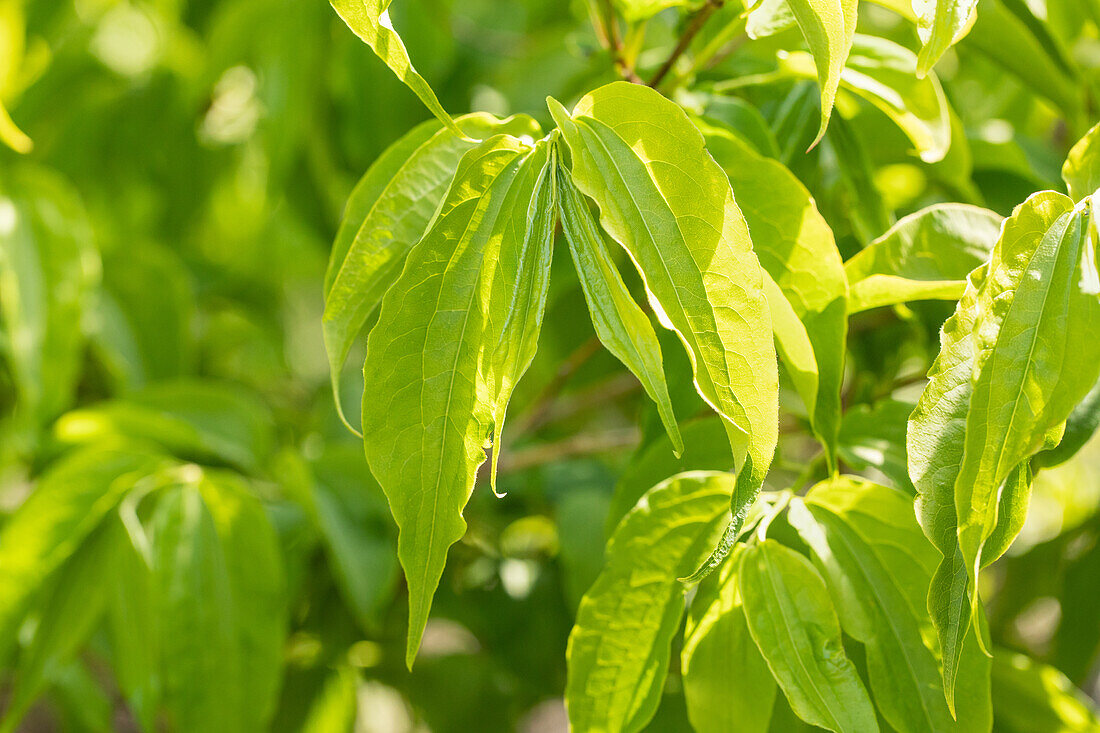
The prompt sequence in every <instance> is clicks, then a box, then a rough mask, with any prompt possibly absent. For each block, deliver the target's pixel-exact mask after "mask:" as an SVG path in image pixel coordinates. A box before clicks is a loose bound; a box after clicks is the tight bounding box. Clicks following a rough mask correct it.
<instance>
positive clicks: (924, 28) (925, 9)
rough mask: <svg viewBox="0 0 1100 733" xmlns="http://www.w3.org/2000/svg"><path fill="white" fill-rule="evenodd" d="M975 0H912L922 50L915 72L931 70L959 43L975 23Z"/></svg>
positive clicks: (920, 73)
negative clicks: (946, 52)
mask: <svg viewBox="0 0 1100 733" xmlns="http://www.w3.org/2000/svg"><path fill="white" fill-rule="evenodd" d="M977 7H978V0H914V2H913V10H914V11H915V13H916V15H917V35H918V36H920V41H921V44H922V46H921V50H920V57H919V62H918V65H917V74H918V75H920V76H924V75H926V74H927V73H928V72H929V71H931V69H932V67H933V66H935V65H936V62H937V61H939V60H940V57H942V56H943V54H944V52H945V51H946V50H947V49H949V48H951V46H954V45H955V44H956V43H958V42H959V41H960V40H961V39H962V38H963V37H964V36H965V35H966V34H967V33H968V32H969V31H970V28H971V26H973V25H974V19H975V18H976V16H977Z"/></svg>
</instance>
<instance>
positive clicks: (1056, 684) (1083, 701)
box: [993, 649, 1100, 733]
mask: <svg viewBox="0 0 1100 733" xmlns="http://www.w3.org/2000/svg"><path fill="white" fill-rule="evenodd" d="M993 706H994V709H995V710H996V713H997V726H998V729H999V730H1000V729H1003V730H1005V731H1007V732H1008V733H1091V732H1092V731H1096V730H1100V712H1098V711H1097V709H1096V705H1095V703H1093V702H1092V701H1091V700H1089V698H1088V696H1086V695H1085V694H1084V693H1083V692H1081V691H1080V690H1078V689H1076V688H1074V686H1073V684H1072V683H1071V682H1070V681H1069V680H1068V679H1066V676H1065V675H1064V674H1062V673H1061V672H1059V671H1058V670H1057V669H1055V668H1054V667H1048V666H1047V665H1045V664H1041V663H1039V662H1036V661H1034V660H1031V659H1029V658H1027V657H1026V656H1024V655H1023V654H1016V653H1014V652H1010V651H1008V650H1004V649H998V650H997V651H996V652H995V653H994V655H993Z"/></svg>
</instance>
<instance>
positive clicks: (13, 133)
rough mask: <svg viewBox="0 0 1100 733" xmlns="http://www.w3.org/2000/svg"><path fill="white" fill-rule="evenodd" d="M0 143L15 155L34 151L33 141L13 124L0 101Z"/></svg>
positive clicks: (13, 121)
mask: <svg viewBox="0 0 1100 733" xmlns="http://www.w3.org/2000/svg"><path fill="white" fill-rule="evenodd" d="M0 142H2V143H4V144H5V145H7V146H8V147H9V148H11V149H12V150H14V151H15V152H17V153H29V152H31V150H33V149H34V141H33V140H31V139H30V137H28V136H27V133H25V132H23V131H22V130H20V129H19V126H18V125H16V124H15V120H13V119H12V118H11V115H10V114H9V113H8V110H7V108H6V107H5V106H4V103H3V101H0Z"/></svg>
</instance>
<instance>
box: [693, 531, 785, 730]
mask: <svg viewBox="0 0 1100 733" xmlns="http://www.w3.org/2000/svg"><path fill="white" fill-rule="evenodd" d="M741 552H742V551H741V550H740V549H736V550H734V551H733V552H732V553H731V554H730V556H729V558H728V559H727V560H726V562H725V563H723V565H722V567H721V569H720V570H719V571H718V572H715V573H712V574H711V575H709V576H708V577H707V578H706V579H705V580H704V581H703V582H702V583H701V584H700V586H699V590H698V591H697V592H696V594H695V598H694V599H693V600H692V602H691V609H690V611H689V614H688V621H687V628H686V630H685V631H684V649H683V652H682V653H681V656H680V664H681V667H682V671H683V678H684V697H685V698H686V700H687V712H688V717H689V718H690V719H691V724H692V727H693V728H695V730H696V731H699V733H707V732H708V731H715V733H724V732H725V731H733V730H736V731H739V732H741V731H743V733H756V732H757V731H759V732H760V733H766V731H767V730H768V724H769V723H770V722H771V717H772V705H773V704H774V702H775V693H776V684H775V679H774V678H773V677H772V673H771V670H770V669H768V665H767V663H766V662H765V661H764V658H763V657H762V656H761V655H760V650H759V649H757V648H756V643H755V642H754V641H753V640H752V636H751V635H750V634H749V627H748V625H747V623H746V621H745V609H744V607H743V605H742V602H741V594H740V592H739V590H738V587H737V585H738V577H737V573H738V570H739V568H740V564H741Z"/></svg>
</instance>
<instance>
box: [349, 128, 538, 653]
mask: <svg viewBox="0 0 1100 733" xmlns="http://www.w3.org/2000/svg"><path fill="white" fill-rule="evenodd" d="M552 174H553V169H552V165H551V160H550V153H549V146H548V145H546V144H539V145H538V146H536V147H531V146H529V145H527V144H526V143H524V142H522V141H520V140H518V139H516V138H514V137H511V136H509V135H498V136H496V137H493V138H490V139H489V140H487V141H486V142H485V143H483V144H482V145H480V146H479V147H477V148H474V149H473V150H471V151H470V152H469V153H467V154H466V156H464V157H463V159H462V161H461V162H460V164H459V168H458V172H457V173H456V174H455V177H454V180H453V182H452V183H451V187H450V190H449V191H448V193H447V196H446V197H445V199H444V201H443V204H442V206H441V208H440V210H439V212H438V214H437V216H436V217H435V219H434V220H433V224H432V226H431V228H430V229H429V230H428V232H427V234H425V235H424V238H423V239H422V240H421V241H420V242H419V243H418V244H417V245H416V246H415V247H414V248H413V249H412V251H411V252H410V253H409V256H408V259H407V261H406V263H405V266H404V269H403V270H402V273H401V275H400V277H399V278H398V280H397V282H395V283H394V285H393V286H392V287H391V288H390V289H389V290H388V291H387V293H386V295H385V297H384V298H383V301H382V310H381V313H380V315H379V319H378V323H377V324H376V325H375V327H374V329H373V330H372V331H371V334H370V337H369V339H368V342H367V359H366V363H365V365H364V368H363V372H364V378H365V382H366V384H367V385H368V389H367V391H366V393H365V394H364V399H363V434H364V436H365V444H366V453H367V460H368V462H369V463H370V467H371V471H372V472H373V473H374V475H375V477H376V478H378V481H379V483H380V484H381V485H382V489H383V491H385V493H386V497H387V499H388V500H389V503H390V509H391V511H392V512H393V515H394V518H395V519H396V520H397V524H398V527H399V529H400V533H399V539H398V556H399V558H400V560H401V564H402V567H403V568H404V569H405V575H406V578H407V580H408V586H409V597H410V615H409V618H410V622H409V643H408V649H407V662H408V663H410V664H411V662H412V660H413V658H414V657H415V655H416V650H417V648H418V646H419V643H420V637H421V635H422V633H423V629H424V625H425V624H426V622H427V618H428V611H429V608H430V606H431V598H432V595H433V594H434V592H435V588H436V586H437V585H438V583H439V579H440V576H441V575H442V572H443V566H444V564H445V562H446V554H447V549H448V548H449V547H450V546H451V545H452V544H453V543H455V542H456V541H458V539H459V538H461V537H462V535H463V533H464V532H465V528H466V523H465V521H463V519H462V509H463V507H464V506H465V505H466V501H467V500H468V499H469V496H470V493H471V492H472V490H473V484H474V478H475V475H476V472H477V469H478V467H479V466H480V465H481V463H482V462H484V460H485V449H486V447H487V443H488V441H489V439H490V438H491V437H493V435H494V433H495V432H497V433H499V428H500V424H499V423H500V420H501V419H502V417H503V407H504V405H505V404H506V403H507V398H508V396H509V394H510V388H511V384H512V383H513V382H514V381H515V379H516V378H518V375H519V374H521V373H522V369H523V368H525V367H526V364H525V363H523V360H524V359H526V358H529V356H530V353H531V350H532V349H533V344H534V335H535V334H537V331H538V328H537V324H538V322H539V320H540V319H541V311H538V312H532V310H531V308H530V307H529V304H530V303H535V304H537V303H538V302H539V300H540V298H542V297H545V296H544V295H541V294H539V293H537V292H535V291H536V290H538V288H535V287H534V286H532V287H530V288H528V289H526V295H523V294H521V291H523V290H525V289H521V288H518V287H517V283H518V282H519V281H521V280H522V279H523V278H530V281H528V282H535V281H538V282H541V286H540V287H542V288H544V287H545V277H544V276H542V275H540V271H541V270H543V269H545V268H548V267H549V262H548V261H545V262H540V261H538V260H539V259H540V258H544V257H548V253H549V245H548V243H547V241H545V240H548V239H549V237H550V236H551V235H552V232H553V229H552V226H553V220H552V214H550V213H547V212H552V211H553V207H554V202H553V197H552V185H553V175H552ZM547 207H549V208H547ZM538 253H541V255H540V254H538ZM531 267H534V268H535V270H536V271H532V270H531ZM505 339H507V340H508V342H509V343H507V344H504V343H503V341H504V340H505ZM517 339H520V340H517ZM521 341H522V342H521ZM502 349H504V350H507V352H508V353H505V351H502ZM497 447H498V448H499V446H497Z"/></svg>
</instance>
